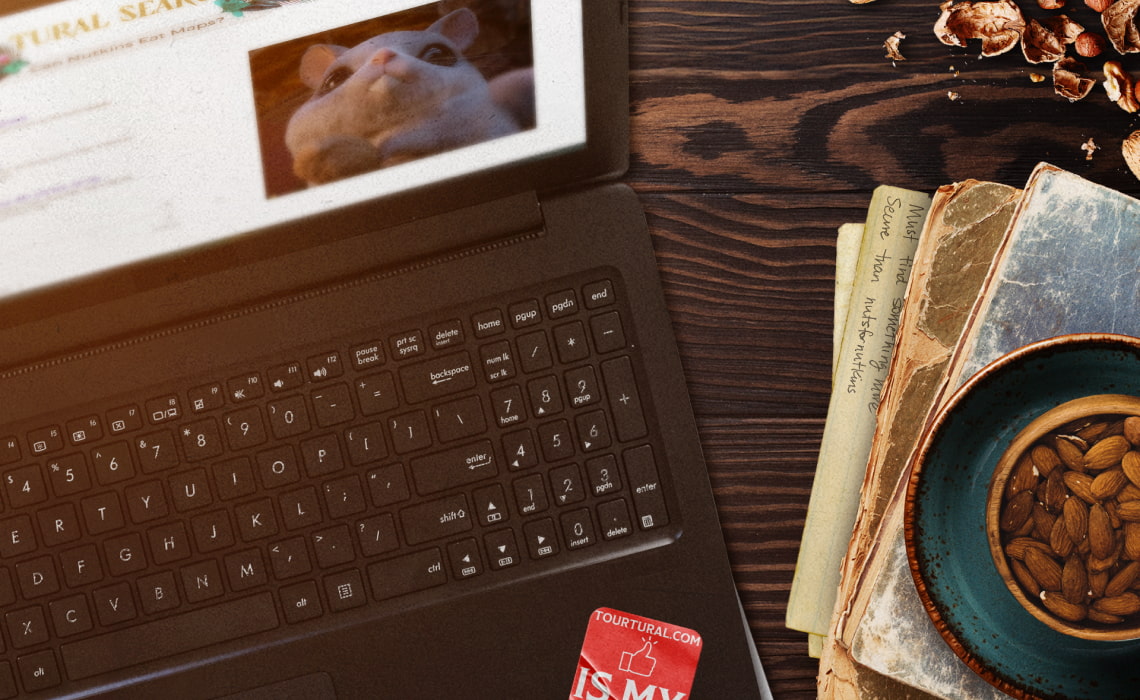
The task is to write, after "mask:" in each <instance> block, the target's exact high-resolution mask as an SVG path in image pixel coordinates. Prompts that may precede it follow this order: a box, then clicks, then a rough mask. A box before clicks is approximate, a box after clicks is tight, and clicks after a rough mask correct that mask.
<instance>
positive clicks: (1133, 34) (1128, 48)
mask: <svg viewBox="0 0 1140 700" xmlns="http://www.w3.org/2000/svg"><path fill="white" fill-rule="evenodd" d="M1085 2H1086V3H1088V0H1085ZM1098 4H1100V3H1098ZM1089 6H1090V7H1093V6H1092V5H1089ZM1093 9H1094V10H1095V9H1096V7H1093ZM1138 11H1140V0H1120V1H1119V2H1111V3H1108V4H1107V6H1105V7H1104V9H1103V10H1101V15H1100V21H1101V24H1103V25H1104V33H1105V34H1107V35H1108V40H1109V41H1111V42H1112V46H1113V48H1115V49H1116V50H1117V51H1118V52H1119V53H1122V54H1126V53H1135V52H1137V51H1140V30H1138V29H1137V28H1136V13H1137V12H1138Z"/></svg>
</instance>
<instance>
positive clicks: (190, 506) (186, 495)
mask: <svg viewBox="0 0 1140 700" xmlns="http://www.w3.org/2000/svg"><path fill="white" fill-rule="evenodd" d="M170 495H171V499H172V500H173V501H174V509H175V510H177V511H178V512H179V513H185V512H186V511H190V510H195V509H197V508H205V507H206V506H208V505H210V504H211V503H213V502H214V499H213V498H212V497H211V495H210V477H209V475H208V474H206V470H205V469H192V470H190V471H186V472H179V473H177V474H174V475H173V476H171V477H170Z"/></svg>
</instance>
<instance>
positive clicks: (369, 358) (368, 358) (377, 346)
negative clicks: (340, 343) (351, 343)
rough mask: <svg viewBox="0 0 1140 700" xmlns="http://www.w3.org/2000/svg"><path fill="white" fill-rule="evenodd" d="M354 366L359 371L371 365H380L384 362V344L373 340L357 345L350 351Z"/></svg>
mask: <svg viewBox="0 0 1140 700" xmlns="http://www.w3.org/2000/svg"><path fill="white" fill-rule="evenodd" d="M349 356H350V357H351V358H352V368H353V369H355V370H357V371H359V370H365V369H368V368H369V367H379V366H380V365H382V364H384V344H383V343H381V342H380V341H379V340H373V341H372V342H370V343H365V344H364V345H357V346H356V347H354V348H353V349H352V350H351V351H350V352H349Z"/></svg>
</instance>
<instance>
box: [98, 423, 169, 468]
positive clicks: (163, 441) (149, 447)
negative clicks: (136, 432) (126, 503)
mask: <svg viewBox="0 0 1140 700" xmlns="http://www.w3.org/2000/svg"><path fill="white" fill-rule="evenodd" d="M135 446H136V447H138V455H139V465H140V466H141V467H142V470H143V472H144V473H146V474H153V473H155V472H161V471H166V470H167V469H173V468H174V467H177V466H178V451H177V450H176V449H175V447H174V436H173V435H171V433H170V431H169V430H160V431H158V432H155V433H150V434H148V435H144V436H142V437H141V438H139V439H138V441H137V442H136V443H135ZM120 456H121V455H120ZM121 461H122V460H120V462H121ZM95 470H96V473H98V472H99V465H98V464H96V467H95ZM131 476H133V474H132V475H131ZM124 478H129V477H124Z"/></svg>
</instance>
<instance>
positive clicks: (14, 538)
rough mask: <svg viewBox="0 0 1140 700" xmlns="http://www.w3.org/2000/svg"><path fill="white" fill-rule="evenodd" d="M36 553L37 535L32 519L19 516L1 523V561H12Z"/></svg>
mask: <svg viewBox="0 0 1140 700" xmlns="http://www.w3.org/2000/svg"><path fill="white" fill-rule="evenodd" d="M34 551H36V535H35V533H34V532H33V531H32V519H31V518H29V517H28V516H26V515H17V516H15V517H12V518H8V519H6V520H4V521H2V522H0V559H6V560H11V559H12V558H14V557H18V556H20V555H23V554H28V553H30V552H34Z"/></svg>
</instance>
